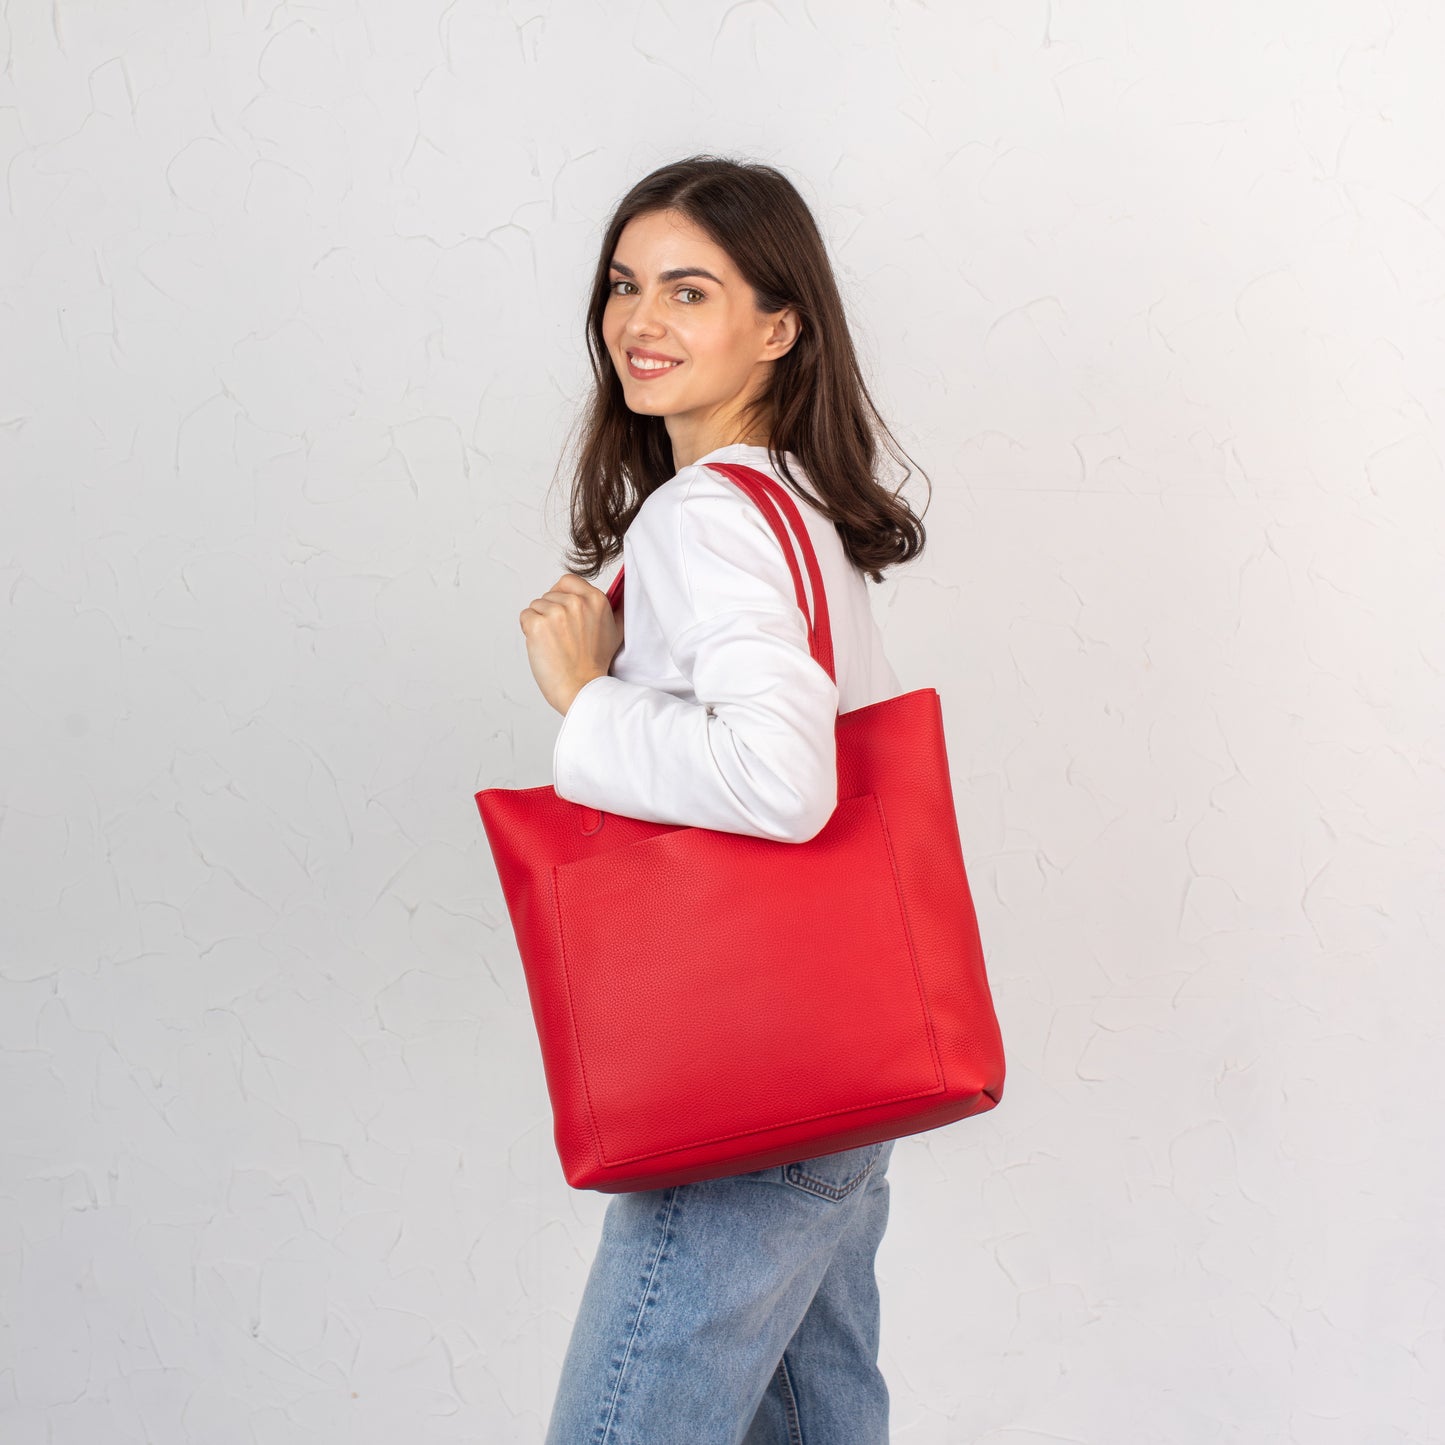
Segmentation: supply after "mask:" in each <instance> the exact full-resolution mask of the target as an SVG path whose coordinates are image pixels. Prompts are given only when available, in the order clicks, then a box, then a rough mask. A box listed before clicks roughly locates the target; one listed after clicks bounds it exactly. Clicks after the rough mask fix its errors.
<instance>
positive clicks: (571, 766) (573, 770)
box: [552, 673, 622, 802]
mask: <svg viewBox="0 0 1445 1445" xmlns="http://www.w3.org/2000/svg"><path fill="white" fill-rule="evenodd" d="M621 685H622V681H621V679H620V678H616V677H613V676H612V675H611V673H603V674H602V676H601V677H594V678H590V679H588V681H587V682H585V683H583V684H582V686H581V687H580V688H578V689H577V695H576V696H575V697H574V698H573V699H572V702H571V705H570V706H569V707H568V709H567V711H566V712H565V713H563V714H562V726H561V728H560V729H559V731H558V733H557V741H556V742H555V743H554V744H553V745H552V787H553V789H554V791H555V792H556V793H557V796H558V797H559V798H566V799H567V800H568V801H569V802H576V801H577V799H576V798H574V797H573V796H572V794H573V792H574V791H575V790H576V787H577V784H578V783H579V782H581V781H582V780H583V779H584V778H585V777H586V774H587V767H586V758H585V757H584V756H583V752H582V750H583V749H584V748H585V747H586V746H587V738H588V734H589V733H590V734H591V735H592V738H593V740H594V746H595V740H596V738H597V737H598V735H599V733H598V729H597V727H596V726H595V724H594V725H591V726H589V724H588V720H587V715H588V714H589V713H591V712H594V711H595V710H596V709H597V708H599V707H605V706H606V705H607V698H606V694H607V693H608V692H609V691H613V690H615V689H616V688H617V687H619V686H621ZM579 715H580V720H577V721H574V719H579Z"/></svg>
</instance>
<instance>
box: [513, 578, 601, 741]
mask: <svg viewBox="0 0 1445 1445" xmlns="http://www.w3.org/2000/svg"><path fill="white" fill-rule="evenodd" d="M518 621H520V623H521V624H522V634H523V636H524V637H525V638H526V639H527V662H528V663H529V664H530V666H531V668H532V676H533V677H534V678H536V679H537V686H538V687H539V688H540V689H541V692H542V696H543V697H545V698H546V699H547V701H548V702H549V703H551V705H552V706H553V707H555V708H556V709H557V711H558V712H560V713H563V714H565V713H566V711H567V709H568V708H569V707H571V706H572V699H573V698H574V697H576V696H577V694H578V693H579V692H580V691H581V690H582V688H583V686H584V685H585V684H586V683H589V682H591V681H592V679H593V678H594V677H604V676H606V674H607V670H608V668H610V667H611V666H612V657H613V654H614V653H616V651H617V649H618V648H619V647H621V646H622V609H621V608H618V610H617V612H616V614H614V613H613V611H612V604H611V603H610V602H609V601H608V600H607V594H606V593H605V592H604V591H603V590H602V589H601V588H600V587H594V586H593V585H592V584H591V583H590V582H589V581H587V579H586V578H585V577H579V576H578V575H577V574H576V573H575V572H564V573H563V574H562V576H561V577H560V578H558V580H557V581H556V582H555V583H554V584H553V586H552V589H551V591H550V592H544V593H543V594H542V596H540V597H536V598H534V599H533V600H532V605H531V606H530V607H526V608H523V610H522V612H521V614H520V616H519V618H518Z"/></svg>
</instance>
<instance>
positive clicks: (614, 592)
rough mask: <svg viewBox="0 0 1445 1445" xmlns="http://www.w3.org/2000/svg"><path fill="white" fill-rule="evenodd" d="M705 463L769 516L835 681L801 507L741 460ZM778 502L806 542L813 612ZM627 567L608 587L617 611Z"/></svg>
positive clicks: (818, 577)
mask: <svg viewBox="0 0 1445 1445" xmlns="http://www.w3.org/2000/svg"><path fill="white" fill-rule="evenodd" d="M706 465H707V466H708V467H710V468H711V469H712V470H713V471H715V472H720V473H721V474H722V475H724V476H726V477H727V479H728V480H729V481H730V482H733V483H734V484H735V485H736V486H738V487H740V488H741V489H742V491H743V492H744V493H745V494H746V495H747V496H748V497H749V498H751V499H752V501H753V502H754V503H755V504H756V505H757V506H758V508H759V509H760V510H761V512H762V514H763V516H764V517H766V518H767V521H768V525H769V526H770V527H771V528H772V529H773V532H774V534H775V535H776V537H777V539H778V541H779V543H780V544H781V545H782V548H783V555H784V556H785V557H786V558H787V562H788V571H789V572H790V573H791V574H792V577H793V591H794V594H795V596H796V597H797V601H798V608H799V610H800V611H801V612H802V614H803V620H804V622H805V623H806V624H807V628H808V651H809V652H810V653H811V654H812V657H813V661H814V662H816V663H817V664H818V665H819V667H821V668H822V669H823V671H824V672H826V673H827V674H828V676H829V677H830V678H832V680H833V682H834V683H835V684H836V683H837V681H838V678H837V674H836V672H835V669H834V664H833V629H832V624H831V622H830V621H829V617H828V594H827V590H826V589H825V588H824V586H823V573H822V570H821V569H820V568H819V566H818V557H817V553H816V552H815V551H814V550H813V539H812V538H811V537H810V536H809V535H808V528H807V524H806V523H805V522H804V521H803V517H802V514H801V513H800V512H799V511H798V504H797V503H796V502H795V501H794V500H793V499H792V497H791V496H790V495H789V493H788V490H787V488H786V487H784V486H783V485H782V484H781V483H779V482H777V481H775V480H774V479H773V478H772V477H769V476H765V475H764V474H763V473H762V472H760V471H758V470H757V469H756V468H754V467H745V466H743V465H742V464H741V463H738V462H708V463H707V464H706ZM777 504H781V505H782V508H783V511H784V512H785V513H786V514H787V517H788V521H789V522H790V523H791V524H792V528H793V531H795V532H796V533H797V534H798V540H799V541H800V542H801V543H802V545H803V562H804V565H805V566H806V567H807V569H808V582H809V585H810V586H811V588H812V596H813V607H812V611H811V613H810V612H809V609H808V597H807V594H806V593H805V592H804V590H803V575H802V573H801V572H800V571H799V569H798V558H797V554H796V551H795V549H794V547H793V541H792V537H791V536H790V534H789V532H788V528H787V527H785V526H784V525H783V521H782V518H781V517H779V515H778V510H777ZM624 570H625V568H623V567H619V568H618V569H617V575H616V576H615V577H614V578H613V579H612V585H611V586H610V587H609V588H608V589H607V600H608V601H609V602H610V603H611V604H612V609H613V611H614V612H615V611H616V610H617V608H619V607H620V606H621V605H622V587H623V582H622V574H623V572H624Z"/></svg>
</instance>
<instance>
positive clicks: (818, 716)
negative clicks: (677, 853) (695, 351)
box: [552, 442, 902, 843]
mask: <svg viewBox="0 0 1445 1445" xmlns="http://www.w3.org/2000/svg"><path fill="white" fill-rule="evenodd" d="M787 459H788V466H789V468H790V470H791V471H792V473H793V476H794V477H795V478H796V479H797V481H798V483H799V485H800V487H801V488H802V489H803V490H804V491H805V492H806V493H807V495H808V497H814V496H816V492H815V491H814V490H813V487H812V484H811V482H810V481H809V480H808V477H807V475H806V473H805V472H804V470H803V467H802V465H801V464H800V463H799V462H798V460H797V458H796V457H795V456H794V455H793V454H792V453H791V452H790V453H788V454H787ZM710 461H720V462H740V463H742V464H743V465H745V466H749V467H753V468H756V469H757V470H758V471H760V472H763V473H764V474H765V475H767V476H770V477H773V478H775V479H777V480H778V481H779V482H781V483H782V485H783V486H785V487H786V486H787V483H786V482H783V481H782V478H781V477H780V476H779V475H778V472H777V471H776V470H775V469H774V468H773V466H772V465H771V464H770V463H769V461H768V451H767V448H766V447H762V446H750V445H747V444H746V443H741V442H739V443H735V444H733V445H731V446H725V447H719V448H717V449H716V450H715V451H711V452H709V453H708V454H707V455H706V456H705V457H701V458H699V460H698V461H696V462H694V463H692V464H691V465H690V466H686V467H683V468H682V470H681V471H679V472H678V473H677V475H676V476H674V477H672V478H671V479H670V480H669V481H667V482H665V483H663V485H662V486H661V487H659V488H658V489H657V490H656V491H655V492H653V493H652V494H651V495H650V496H649V497H648V498H647V499H646V501H644V502H643V504H642V506H641V507H640V508H639V509H638V511H637V514H636V515H635V516H634V517H633V519H632V522H631V524H630V525H629V527H628V529H627V532H626V534H625V535H624V537H623V539H622V562H623V565H624V567H625V568H626V582H625V583H624V586H623V594H622V607H623V644H622V646H621V647H620V648H619V649H618V650H617V652H616V654H615V655H614V657H613V659H612V665H611V669H610V670H609V672H608V673H607V674H606V675H604V676H602V677H595V678H593V679H591V681H589V682H588V683H587V684H586V685H585V686H583V687H582V689H581V690H580V691H579V692H578V693H577V695H576V697H575V698H574V699H573V701H572V704H571V706H570V707H569V708H568V709H567V712H566V714H565V715H564V717H563V719H562V726H561V730H560V731H559V732H558V734H557V741H556V745H555V748H554V750H553V754H552V785H553V787H554V788H555V789H556V791H557V793H558V794H559V796H561V797H563V798H566V799H568V800H569V801H571V802H574V803H581V804H583V805H584V806H587V807H592V808H600V809H603V810H605V811H608V812H613V813H619V814H625V815H627V816H629V817H633V818H643V819H646V820H648V821H649V822H656V823H671V824H679V825H682V826H685V827H701V828H716V829H720V830H722V831H724V832H732V833H746V834H750V835H752V836H754V837H760V838H773V839H777V840H780V841H783V842H793V843H803V842H806V841H807V840H808V839H810V838H812V837H813V836H815V835H816V834H817V833H818V832H819V831H820V830H821V829H822V827H823V825H824V824H825V823H826V822H827V821H828V819H829V818H830V817H831V816H832V814H833V810H834V808H835V807H836V805H837V801H838V771H837V753H836V746H835V735H834V728H835V724H836V720H837V714H838V713H839V712H840V711H842V712H849V711H851V710H852V709H853V708H856V707H862V706H864V705H865V704H867V703H870V702H879V701H881V700H882V699H884V698H888V697H894V696H896V695H897V694H898V693H899V692H901V691H902V687H901V685H900V683H899V680H898V676H897V674H896V673H895V672H894V670H893V668H892V666H891V664H890V663H889V661H888V658H887V656H886V655H885V653H884V650H883V638H882V634H881V632H880V630H879V628H878V625H877V623H876V621H875V620H874V617H873V612H872V607H871V603H870V599H869V595H868V579H867V578H866V577H865V576H864V574H863V572H862V571H861V570H860V569H859V568H857V567H855V566H854V565H853V563H852V561H851V559H850V558H849V557H848V554H847V552H846V551H845V550H844V548H843V540H842V538H841V537H840V536H839V535H838V532H837V530H836V528H835V527H834V525H833V523H832V522H831V521H830V520H829V519H828V518H827V517H826V516H825V515H824V514H823V513H822V512H821V511H819V510H818V509H817V508H816V507H814V506H813V505H811V504H810V503H809V502H808V501H806V500H798V502H797V505H798V510H799V512H800V513H801V514H802V516H803V518H804V522H805V525H806V526H807V529H808V535H809V537H810V538H811V540H812V543H813V548H814V551H815V552H816V554H817V558H818V567H819V570H820V571H821V573H822V576H823V585H824V586H825V588H826V589H827V594H828V612H829V620H830V623H831V626H832V634H833V664H834V670H835V672H836V674H837V682H836V684H835V683H834V681H833V679H831V678H830V677H829V676H828V674H827V672H826V671H825V670H824V669H823V668H822V667H821V666H820V665H819V664H818V663H817V662H815V661H814V660H813V657H812V655H811V654H810V653H809V651H808V635H807V623H806V622H805V620H804V618H803V614H802V612H801V610H800V609H799V607H798V602H797V596H796V593H795V590H794V587H793V578H792V574H791V572H789V570H788V564H787V559H786V558H785V556H784V555H783V550H782V547H781V545H780V544H779V542H778V539H777V537H776V535H775V534H774V532H773V530H772V528H771V527H770V526H769V524H768V521H767V518H766V517H764V515H763V513H762V510H761V509H760V508H759V507H758V506H757V504H756V503H755V502H754V501H753V500H752V499H751V498H750V497H748V496H747V495H746V494H745V493H744V492H742V491H741V490H740V489H739V488H738V487H737V486H735V485H734V484H733V483H732V482H730V481H728V480H727V478H726V477H724V476H722V475H720V474H719V473H717V472H713V471H710V470H709V469H708V467H707V466H706V463H708V462H710ZM792 495H793V496H794V499H795V500H797V494H796V492H794V493H792ZM780 510H781V509H780ZM785 525H786V519H785ZM794 545H795V547H797V543H796V541H795V543H794ZM798 564H799V568H800V570H801V571H802V572H803V581H804V588H805V590H806V591H807V592H808V593H809V595H810V597H811V587H810V584H809V582H808V577H807V569H806V566H805V565H804V561H803V556H802V551H801V548H798ZM614 575H615V574H614Z"/></svg>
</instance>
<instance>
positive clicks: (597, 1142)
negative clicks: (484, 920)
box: [552, 863, 607, 1162]
mask: <svg viewBox="0 0 1445 1445" xmlns="http://www.w3.org/2000/svg"><path fill="white" fill-rule="evenodd" d="M560 866H561V865H560V864H557V863H554V864H553V865H552V907H553V909H554V910H555V911H556V914H557V949H558V952H559V953H561V955H562V978H563V980H564V981H565V982H566V984H567V1019H568V1022H570V1023H571V1025H572V1047H573V1048H574V1049H575V1050H576V1052H577V1072H578V1073H579V1074H580V1075H581V1076H582V1094H583V1097H584V1098H585V1099H586V1100H587V1122H588V1123H589V1124H591V1126H592V1144H593V1147H594V1148H595V1149H596V1150H597V1158H598V1160H599V1161H603V1162H605V1161H606V1159H607V1156H606V1155H605V1154H604V1153H603V1152H602V1135H601V1133H600V1131H599V1130H598V1128H597V1111H596V1109H594V1108H593V1106H592V1090H591V1089H590V1088H589V1087H588V1084H587V1061H586V1059H585V1058H584V1057H583V1054H582V1035H581V1033H580V1032H579V1030H578V1028H577V1011H576V1009H574V1008H573V1006H572V970H571V969H570V968H569V967H568V966H567V934H566V932H565V931H564V930H563V928H562V899H561V878H560V877H559V876H558V872H557V870H558V868H559V867H560Z"/></svg>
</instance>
